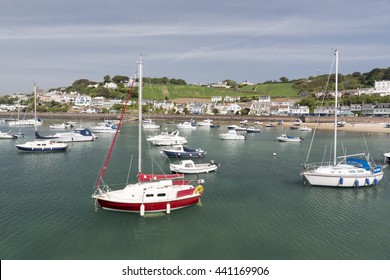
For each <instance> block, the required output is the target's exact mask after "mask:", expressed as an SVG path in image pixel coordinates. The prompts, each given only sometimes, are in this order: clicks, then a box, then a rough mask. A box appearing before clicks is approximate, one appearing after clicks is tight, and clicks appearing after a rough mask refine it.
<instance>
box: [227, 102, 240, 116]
mask: <svg viewBox="0 0 390 280" xmlns="http://www.w3.org/2000/svg"><path fill="white" fill-rule="evenodd" d="M228 112H229V114H233V115H235V114H236V113H237V112H238V113H240V112H241V106H240V105H238V104H237V103H235V102H234V103H231V104H229V107H228Z"/></svg>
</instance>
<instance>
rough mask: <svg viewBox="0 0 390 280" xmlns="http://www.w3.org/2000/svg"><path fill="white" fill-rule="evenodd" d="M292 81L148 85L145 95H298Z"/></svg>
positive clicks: (161, 96)
mask: <svg viewBox="0 0 390 280" xmlns="http://www.w3.org/2000/svg"><path fill="white" fill-rule="evenodd" d="M292 86H293V85H292V84H291V83H275V84H260V85H252V86H245V87H243V88H240V89H239V90H237V91H236V90H234V89H222V88H208V87H201V86H193V85H183V86H182V85H146V86H145V87H144V91H143V96H144V98H146V99H156V100H162V99H165V98H167V99H169V100H173V99H177V98H205V99H210V98H211V97H212V96H222V97H223V98H224V97H225V96H231V97H235V96H258V95H269V96H271V97H296V96H297V93H296V91H295V90H294V89H293V87H292Z"/></svg>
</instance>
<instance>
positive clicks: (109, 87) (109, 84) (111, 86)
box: [104, 82, 118, 89]
mask: <svg viewBox="0 0 390 280" xmlns="http://www.w3.org/2000/svg"><path fill="white" fill-rule="evenodd" d="M104 87H105V88H108V89H117V88H118V86H117V85H116V83H113V82H109V83H105V84H104Z"/></svg>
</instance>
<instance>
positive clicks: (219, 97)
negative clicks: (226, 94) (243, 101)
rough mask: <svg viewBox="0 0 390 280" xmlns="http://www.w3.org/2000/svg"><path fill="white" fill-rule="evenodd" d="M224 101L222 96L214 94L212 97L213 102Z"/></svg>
mask: <svg viewBox="0 0 390 280" xmlns="http://www.w3.org/2000/svg"><path fill="white" fill-rule="evenodd" d="M221 101H222V96H213V97H211V102H213V103H216V102H221Z"/></svg>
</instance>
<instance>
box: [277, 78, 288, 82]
mask: <svg viewBox="0 0 390 280" xmlns="http://www.w3.org/2000/svg"><path fill="white" fill-rule="evenodd" d="M279 81H280V82H282V83H288V78H286V77H280V78H279Z"/></svg>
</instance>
